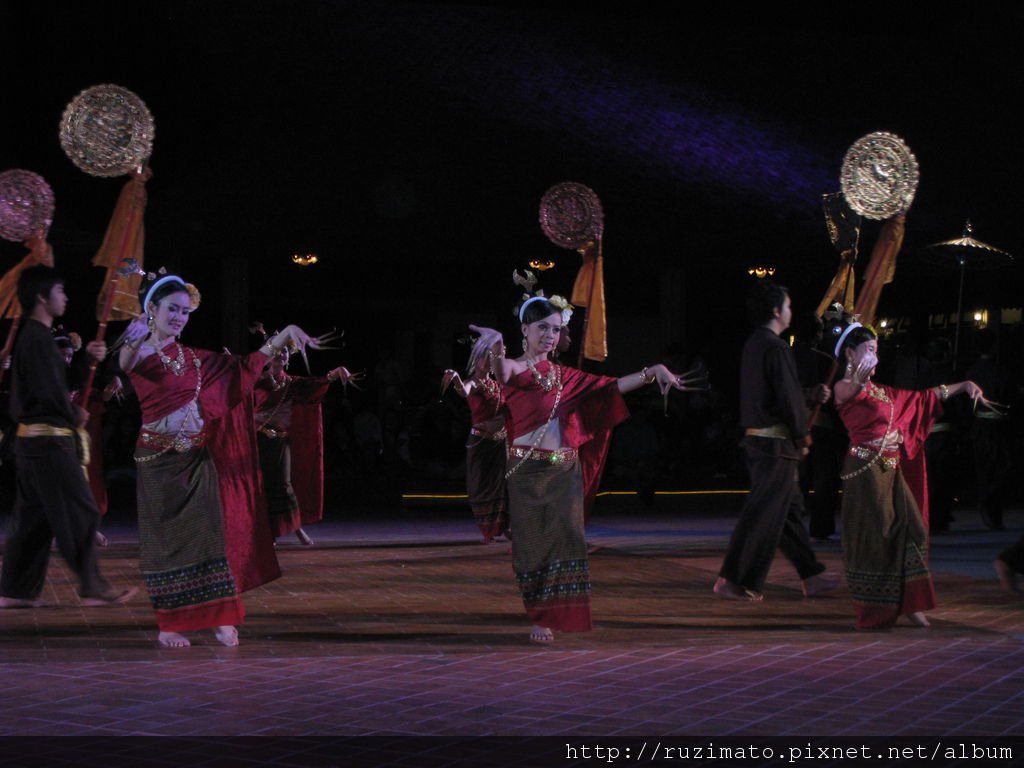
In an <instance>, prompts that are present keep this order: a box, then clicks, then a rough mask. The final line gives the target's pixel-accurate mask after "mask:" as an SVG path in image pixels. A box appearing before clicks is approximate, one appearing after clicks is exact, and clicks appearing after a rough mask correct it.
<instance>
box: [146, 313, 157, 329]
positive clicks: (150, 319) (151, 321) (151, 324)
mask: <svg viewBox="0 0 1024 768" xmlns="http://www.w3.org/2000/svg"><path fill="white" fill-rule="evenodd" d="M146 317H147V320H146V325H147V326H149V332H150V333H155V332H156V319H155V318H154V317H153V316H152V315H147V316H146Z"/></svg>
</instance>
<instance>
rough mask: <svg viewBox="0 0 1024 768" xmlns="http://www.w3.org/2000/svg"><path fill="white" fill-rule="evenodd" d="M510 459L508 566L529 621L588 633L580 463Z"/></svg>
mask: <svg viewBox="0 0 1024 768" xmlns="http://www.w3.org/2000/svg"><path fill="white" fill-rule="evenodd" d="M536 455H537V458H531V459H526V460H524V461H522V463H521V464H517V462H519V461H520V460H519V459H516V458H510V459H509V463H510V465H512V466H517V469H516V470H515V472H513V474H512V476H511V477H509V478H508V496H509V517H510V520H511V525H512V533H513V539H512V560H513V562H512V567H513V569H514V571H515V574H516V581H517V582H518V584H519V590H520V593H521V594H522V598H523V605H524V606H525V608H526V613H527V615H528V616H529V618H530V620H531V621H532V622H533V623H534V624H537V625H539V626H542V627H550V628H551V629H557V630H562V631H564V632H585V631H587V630H589V629H591V618H590V568H589V564H588V562H587V542H586V539H585V537H584V533H583V478H582V476H581V475H580V466H579V460H578V459H577V458H575V457H573V459H572V460H571V461H551V460H550V453H548V452H537V454H536Z"/></svg>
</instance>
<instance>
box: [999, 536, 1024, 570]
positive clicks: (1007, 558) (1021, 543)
mask: <svg viewBox="0 0 1024 768" xmlns="http://www.w3.org/2000/svg"><path fill="white" fill-rule="evenodd" d="M999 559H1000V560H1002V561H1003V562H1004V563H1006V564H1007V565H1008V566H1010V568H1012V569H1013V570H1015V571H1016V572H1017V573H1024V536H1021V537H1020V539H1018V541H1017V543H1016V544H1012V545H1011V546H1009V547H1007V548H1006V549H1004V550H1003V551H1002V552H1000V553H999Z"/></svg>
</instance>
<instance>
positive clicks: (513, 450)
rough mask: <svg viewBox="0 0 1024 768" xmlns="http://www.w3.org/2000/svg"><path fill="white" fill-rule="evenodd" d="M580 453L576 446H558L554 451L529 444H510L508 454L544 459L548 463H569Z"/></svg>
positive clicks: (531, 458)
mask: <svg viewBox="0 0 1024 768" xmlns="http://www.w3.org/2000/svg"><path fill="white" fill-rule="evenodd" d="M578 455H579V453H578V451H577V450H576V449H575V448H558V449H557V450H554V451H546V450H544V449H542V448H531V447H530V446H528V445H512V446H509V449H508V456H509V458H510V459H530V460H531V461H543V462H546V463H548V464H569V463H571V462H573V461H576V457H577V456H578Z"/></svg>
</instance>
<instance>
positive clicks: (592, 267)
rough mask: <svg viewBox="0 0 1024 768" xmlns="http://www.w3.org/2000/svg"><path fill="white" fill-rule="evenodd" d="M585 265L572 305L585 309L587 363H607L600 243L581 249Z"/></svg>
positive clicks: (602, 265) (581, 269)
mask: <svg viewBox="0 0 1024 768" xmlns="http://www.w3.org/2000/svg"><path fill="white" fill-rule="evenodd" d="M580 255H582V256H583V265H582V266H581V267H580V271H579V272H578V273H577V274H576V282H575V284H574V285H573V288H572V299H571V301H572V303H573V304H575V305H576V306H577V307H586V308H587V315H586V320H585V322H584V331H583V356H584V357H585V358H587V359H588V360H596V361H598V362H604V361H605V360H606V359H607V358H608V327H607V324H606V319H605V302H604V256H603V254H602V248H601V241H600V240H598V241H597V243H596V244H594V243H590V244H588V245H586V246H584V247H583V248H580Z"/></svg>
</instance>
